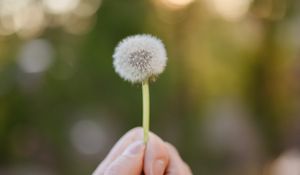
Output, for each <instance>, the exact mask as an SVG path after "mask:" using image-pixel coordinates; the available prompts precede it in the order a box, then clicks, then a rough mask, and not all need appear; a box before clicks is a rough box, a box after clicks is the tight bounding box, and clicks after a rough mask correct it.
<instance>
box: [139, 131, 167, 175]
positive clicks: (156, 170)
mask: <svg viewBox="0 0 300 175" xmlns="http://www.w3.org/2000/svg"><path fill="white" fill-rule="evenodd" d="M168 161H169V154H168V150H167V148H166V145H165V143H164V141H162V140H161V139H160V138H159V137H158V136H156V135H155V134H153V133H150V137H149V141H148V143H147V145H146V151H145V158H144V171H145V174H146V175H163V174H164V172H165V169H166V167H167V165H168Z"/></svg>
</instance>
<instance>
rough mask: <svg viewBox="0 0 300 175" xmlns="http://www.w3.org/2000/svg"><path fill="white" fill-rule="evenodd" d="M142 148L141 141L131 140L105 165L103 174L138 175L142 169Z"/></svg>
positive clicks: (143, 146)
mask: <svg viewBox="0 0 300 175" xmlns="http://www.w3.org/2000/svg"><path fill="white" fill-rule="evenodd" d="M144 150H145V144H144V143H143V141H136V142H133V143H132V144H130V145H129V146H128V147H127V148H126V149H125V150H124V152H123V153H122V154H121V155H120V156H119V157H118V158H116V159H115V160H114V161H113V162H112V163H111V164H110V165H109V166H108V167H107V169H106V170H105V172H104V175H120V174H122V175H140V174H141V173H142V170H143V159H144Z"/></svg>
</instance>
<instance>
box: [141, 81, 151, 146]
mask: <svg viewBox="0 0 300 175" xmlns="http://www.w3.org/2000/svg"><path fill="white" fill-rule="evenodd" d="M142 89H143V128H144V143H147V141H148V137H149V125H150V96H149V83H148V80H145V81H143V83H142Z"/></svg>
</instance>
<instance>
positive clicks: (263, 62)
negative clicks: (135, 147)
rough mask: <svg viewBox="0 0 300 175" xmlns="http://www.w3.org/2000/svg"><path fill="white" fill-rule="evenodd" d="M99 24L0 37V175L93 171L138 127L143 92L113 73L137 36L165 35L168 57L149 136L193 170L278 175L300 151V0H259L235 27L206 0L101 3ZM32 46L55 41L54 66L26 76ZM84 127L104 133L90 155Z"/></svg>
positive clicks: (156, 87)
mask: <svg viewBox="0 0 300 175" xmlns="http://www.w3.org/2000/svg"><path fill="white" fill-rule="evenodd" d="M162 1H163V0H162ZM166 1H167V0H166ZM228 2H229V1H228ZM233 2H234V1H233ZM229 6H230V4H229ZM92 18H93V19H94V24H93V25H91V27H90V29H89V30H88V32H86V33H84V34H80V35H74V34H70V33H68V32H66V31H65V30H64V29H63V28H62V27H48V28H45V29H44V31H43V32H41V33H40V34H38V35H36V36H32V37H25V38H24V37H23V38H22V37H19V36H18V35H17V34H11V35H9V36H1V35H0V174H3V175H6V174H7V175H19V174H20V175H21V174H22V175H24V174H34V172H35V173H36V174H42V175H43V174H45V175H68V174H72V175H81V174H91V173H92V171H93V170H94V169H95V168H96V167H97V165H98V164H99V163H100V162H101V160H102V159H103V158H104V156H105V155H106V154H107V152H108V151H109V150H110V148H111V147H112V146H113V144H114V143H115V142H116V141H117V140H118V138H119V137H120V136H122V135H123V134H124V133H125V132H126V131H127V130H129V129H131V128H133V127H136V126H140V125H141V119H142V118H141V113H142V111H141V109H142V103H141V102H142V101H141V100H142V98H141V88H140V86H139V85H132V84H130V83H127V82H124V81H123V80H122V79H121V78H119V77H118V75H117V74H116V73H115V72H114V69H113V67H112V54H113V51H114V47H115V46H116V44H117V43H118V42H119V41H120V40H121V39H122V38H124V37H126V36H128V35H133V34H138V33H149V34H152V35H155V36H157V37H159V38H161V39H162V41H163V42H164V43H165V45H166V49H167V52H168V58H169V60H168V65H167V68H166V70H165V72H164V73H163V74H162V75H161V76H160V77H159V79H158V80H157V81H156V82H155V83H153V84H152V85H151V87H150V91H151V130H152V131H153V132H155V133H156V134H158V135H159V136H161V137H162V138H163V139H164V140H166V141H168V142H171V143H172V144H174V145H175V146H176V147H177V148H178V150H179V152H180V153H181V155H182V157H183V159H184V160H185V161H186V162H187V163H188V164H189V165H190V166H191V168H192V170H193V172H194V174H196V175H197V174H210V175H227V174H228V175H241V174H243V175H259V174H272V170H271V169H272V166H273V164H274V162H276V160H277V159H278V158H279V157H280V155H283V154H284V153H285V152H288V151H289V150H296V151H294V152H293V153H295V154H296V155H297V154H298V155H299V149H300V118H299V117H300V110H299V109H300V101H299V100H300V83H299V82H300V81H299V80H300V79H299V76H300V53H299V48H300V36H299V31H300V4H299V1H297V0H256V1H253V2H252V3H251V4H250V7H249V10H248V11H247V13H245V14H244V15H243V16H242V17H241V18H240V19H238V20H228V19H226V18H224V16H222V15H220V14H217V13H214V12H213V10H212V9H210V8H209V7H208V6H207V4H206V2H205V1H204V0H202V1H200V0H196V1H194V2H192V3H191V4H189V5H187V6H186V7H184V8H183V7H182V8H178V9H173V8H172V7H169V6H166V5H164V4H163V3H160V2H159V1H158V0H157V1H155V0H153V1H150V0H149V1H144V0H103V1H102V3H101V6H100V8H99V9H98V11H97V13H96V14H95V15H94V16H93V17H92ZM28 25H30V24H28ZM77 25H78V26H80V25H81V23H78V24H77ZM75 27H76V25H75ZM36 39H42V40H44V41H47V42H48V43H50V44H51V47H53V53H54V56H53V62H52V63H51V65H50V66H49V68H48V69H47V70H45V71H43V72H39V73H28V72H24V71H23V70H22V69H21V68H20V66H19V63H18V58H19V57H20V54H21V50H22V47H23V46H24V45H26V43H28V42H30V41H32V40H36ZM80 121H89V122H92V123H94V124H95V127H96V128H98V129H99V131H101V133H100V135H101V137H100V136H99V141H94V142H89V140H87V141H84V140H83V141H82V143H84V144H94V143H95V144H96V145H97V144H98V148H99V149H97V151H96V152H95V153H93V154H86V153H84V152H81V151H80V150H78V149H77V148H76V145H74V143H73V142H72V138H71V137H72V136H71V135H72V128H74V126H75V125H76V123H78V122H80ZM96 131H97V132H98V130H96ZM85 132H87V133H85ZM91 132H92V131H89V130H88V129H87V131H86V130H82V133H83V136H88V135H89V134H91ZM97 132H96V133H97ZM85 134H87V135H85ZM78 137H79V136H78ZM77 144H78V143H77ZM298 163H299V162H298ZM274 166H275V165H274ZM299 166H300V165H299ZM37 172H38V173H37Z"/></svg>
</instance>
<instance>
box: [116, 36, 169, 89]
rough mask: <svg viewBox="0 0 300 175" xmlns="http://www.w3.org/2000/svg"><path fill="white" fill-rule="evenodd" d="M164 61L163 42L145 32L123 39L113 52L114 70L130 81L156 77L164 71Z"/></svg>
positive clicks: (165, 57)
mask: <svg viewBox="0 0 300 175" xmlns="http://www.w3.org/2000/svg"><path fill="white" fill-rule="evenodd" d="M166 63H167V54H166V50H165V47H164V44H163V43H162V42H161V40H159V39H158V38H156V37H154V36H151V35H146V34H141V35H134V36H129V37H127V38H125V39H123V40H122V41H121V42H120V43H119V44H118V46H117V47H116V49H115V52H114V54H113V65H114V68H115V71H116V72H117V73H118V74H119V75H120V77H122V78H123V79H125V80H127V81H130V82H132V83H139V82H142V81H144V80H146V79H149V78H150V79H153V78H155V77H157V76H158V75H159V74H161V73H162V72H163V71H164V69H165V67H166Z"/></svg>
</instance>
